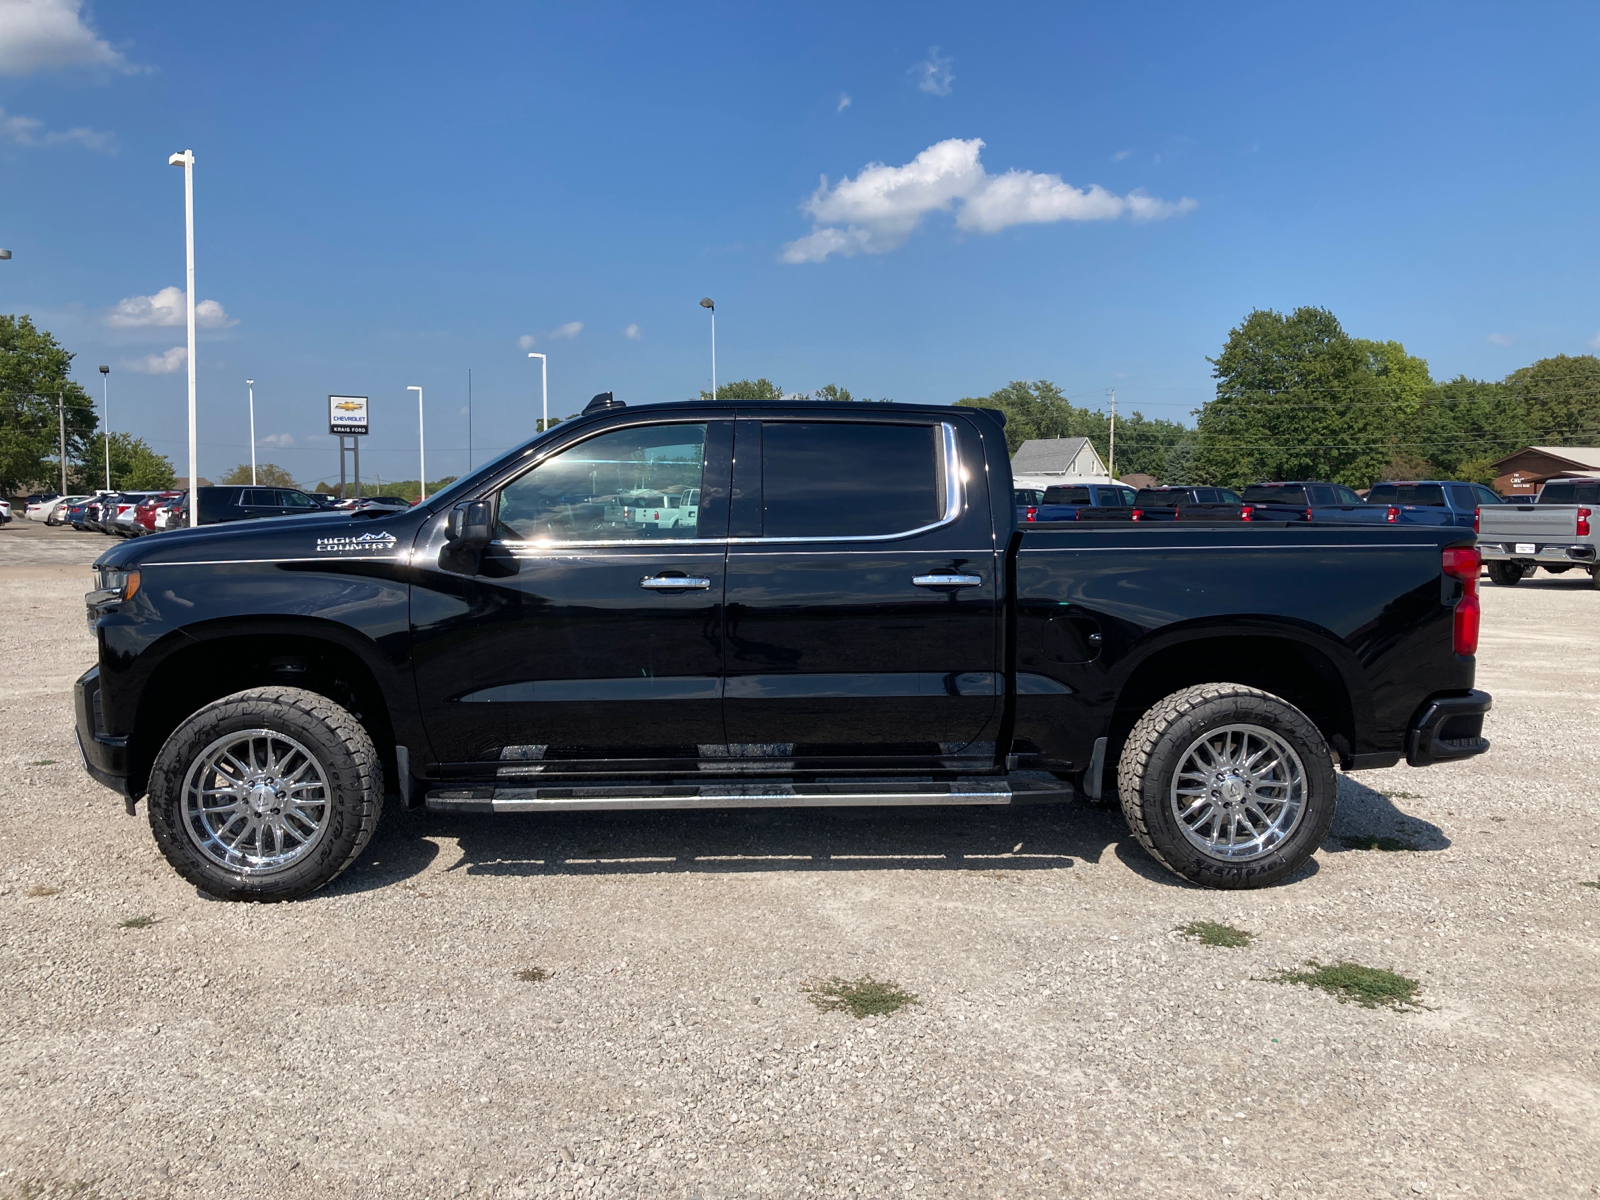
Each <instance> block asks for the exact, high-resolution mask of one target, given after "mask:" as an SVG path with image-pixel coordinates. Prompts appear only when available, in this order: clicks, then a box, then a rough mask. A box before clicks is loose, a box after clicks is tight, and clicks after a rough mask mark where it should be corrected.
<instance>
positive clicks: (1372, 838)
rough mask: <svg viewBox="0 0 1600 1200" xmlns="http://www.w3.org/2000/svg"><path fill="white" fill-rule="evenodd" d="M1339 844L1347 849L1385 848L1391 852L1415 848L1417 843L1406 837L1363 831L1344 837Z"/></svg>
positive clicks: (1384, 849)
mask: <svg viewBox="0 0 1600 1200" xmlns="http://www.w3.org/2000/svg"><path fill="white" fill-rule="evenodd" d="M1339 844H1340V845H1341V846H1343V847H1344V848H1345V849H1346V850H1383V851H1386V852H1388V853H1390V854H1393V853H1394V852H1396V851H1398V850H1415V849H1416V848H1417V844H1416V843H1415V842H1408V841H1406V840H1405V838H1396V837H1378V836H1377V835H1376V834H1371V833H1362V834H1357V835H1356V836H1354V837H1342V838H1340V839H1339Z"/></svg>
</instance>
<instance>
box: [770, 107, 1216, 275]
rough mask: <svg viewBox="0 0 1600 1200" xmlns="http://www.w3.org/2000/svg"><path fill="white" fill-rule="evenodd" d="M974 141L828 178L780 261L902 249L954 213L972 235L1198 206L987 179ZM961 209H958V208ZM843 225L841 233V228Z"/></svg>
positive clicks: (1033, 179) (1027, 177)
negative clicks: (810, 225) (929, 220)
mask: <svg viewBox="0 0 1600 1200" xmlns="http://www.w3.org/2000/svg"><path fill="white" fill-rule="evenodd" d="M982 149H983V141H982V140H981V139H979V138H971V139H967V140H962V139H960V138H949V139H947V140H945V141H942V142H938V143H936V144H934V145H932V146H929V147H928V148H927V149H926V150H924V151H923V152H922V153H921V154H919V155H917V156H916V158H914V159H912V160H911V161H910V162H909V163H907V164H905V165H904V166H901V167H890V166H885V165H884V164H883V163H868V164H867V165H866V166H865V167H863V168H862V169H861V172H860V173H859V174H858V175H857V176H856V177H855V178H854V179H850V178H845V179H842V180H840V181H839V183H838V184H837V185H836V186H834V187H829V186H828V179H827V176H823V179H822V183H821V185H820V186H819V187H818V188H817V190H816V191H815V192H813V193H812V195H811V198H810V199H809V200H807V201H806V202H805V203H804V204H803V205H801V209H802V211H804V212H807V213H809V214H810V215H811V216H812V218H813V219H814V220H816V221H817V222H818V227H817V228H816V229H815V230H813V231H812V232H811V233H810V234H809V235H807V236H806V237H803V238H799V239H797V240H796V241H793V242H790V243H788V244H787V245H786V246H785V247H784V248H783V256H782V257H783V261H784V262H790V263H802V262H821V261H822V260H823V259H825V258H827V257H828V256H829V255H830V254H838V255H842V256H844V257H849V256H851V255H854V254H886V253H888V252H889V251H890V250H895V249H898V248H899V247H900V246H903V245H905V243H906V240H907V239H908V238H909V237H910V236H911V234H912V233H913V232H914V231H915V230H916V228H917V226H918V225H919V224H920V223H921V221H922V218H923V217H925V216H927V215H928V214H929V213H931V212H949V211H951V210H952V209H954V210H955V214H956V224H957V226H959V227H960V228H962V229H966V230H971V231H974V232H977V233H997V232H999V231H1000V230H1002V229H1007V228H1009V227H1011V226H1012V225H1027V224H1042V223H1049V222H1054V221H1109V220H1115V219H1116V218H1118V217H1122V216H1127V217H1131V218H1132V219H1133V220H1136V221H1154V220H1161V219H1163V218H1166V217H1175V216H1179V215H1181V214H1183V213H1186V212H1189V211H1190V210H1191V209H1193V208H1194V207H1195V201H1193V200H1191V199H1188V198H1187V197H1186V198H1184V199H1182V200H1178V201H1167V200H1160V199H1157V198H1156V197H1154V196H1149V195H1146V194H1145V193H1144V192H1142V191H1137V190H1135V191H1132V192H1129V193H1128V194H1127V195H1126V196H1119V195H1117V194H1116V193H1114V192H1108V191H1106V189H1105V188H1103V187H1100V186H1099V185H1098V184H1095V185H1092V186H1090V187H1088V188H1083V189H1079V188H1075V187H1073V186H1072V185H1071V184H1069V183H1066V182H1064V181H1063V180H1062V178H1061V176H1059V175H1041V174H1037V173H1035V172H1033V171H1018V170H1011V171H1007V172H1005V174H1003V175H990V174H989V173H988V171H986V170H985V169H984V167H983V164H982V163H981V162H979V161H978V156H979V153H980V152H981V151H982ZM958 206H959V207H958ZM841 226H842V228H841Z"/></svg>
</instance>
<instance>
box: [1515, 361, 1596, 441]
mask: <svg viewBox="0 0 1600 1200" xmlns="http://www.w3.org/2000/svg"><path fill="white" fill-rule="evenodd" d="M1506 386H1508V387H1510V388H1511V389H1512V390H1513V391H1514V392H1515V393H1516V394H1517V397H1518V399H1519V400H1520V401H1521V403H1522V408H1523V411H1524V413H1525V414H1526V417H1527V423H1528V432H1529V434H1530V436H1531V438H1532V440H1533V441H1534V442H1535V444H1537V445H1542V446H1593V445H1595V444H1596V443H1597V441H1600V358H1596V357H1595V356H1594V355H1593V354H1579V355H1567V354H1558V355H1556V356H1555V357H1554V358H1541V359H1540V360H1539V361H1538V362H1536V363H1533V364H1531V365H1529V366H1526V367H1523V368H1522V369H1521V370H1520V371H1513V372H1511V374H1510V375H1507V376H1506Z"/></svg>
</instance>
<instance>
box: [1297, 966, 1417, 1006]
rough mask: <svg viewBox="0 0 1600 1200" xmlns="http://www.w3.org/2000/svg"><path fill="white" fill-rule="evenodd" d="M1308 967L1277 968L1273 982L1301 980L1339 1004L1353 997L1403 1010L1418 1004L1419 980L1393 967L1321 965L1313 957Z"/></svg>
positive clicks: (1369, 1003) (1366, 1003)
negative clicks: (1280, 969)
mask: <svg viewBox="0 0 1600 1200" xmlns="http://www.w3.org/2000/svg"><path fill="white" fill-rule="evenodd" d="M1305 965H1306V967H1308V968H1310V969H1309V970H1302V971H1279V972H1278V973H1277V974H1276V975H1274V976H1273V977H1272V980H1271V982H1273V983H1303V984H1305V985H1306V986H1307V987H1314V988H1321V989H1322V990H1323V991H1325V992H1328V993H1330V994H1331V995H1332V996H1333V997H1334V998H1335V999H1337V1000H1338V1001H1339V1003H1340V1004H1349V1003H1350V1002H1351V1001H1352V1000H1353V1001H1355V1002H1356V1003H1357V1004H1359V1005H1361V1007H1362V1008H1383V1007H1388V1008H1397V1009H1400V1010H1402V1011H1406V1010H1412V1009H1418V1008H1421V1007H1422V1005H1421V1004H1420V1003H1419V1002H1418V1000H1417V993H1418V992H1419V991H1421V990H1422V984H1421V983H1420V982H1418V981H1417V980H1415V979H1410V978H1408V977H1407V976H1405V975H1399V974H1396V973H1395V972H1394V971H1385V970H1383V969H1381V968H1379V967H1363V966H1362V965H1361V964H1360V963H1353V962H1341V963H1336V964H1334V965H1333V966H1323V965H1322V964H1321V963H1319V962H1318V961H1317V960H1316V959H1314V958H1313V959H1307V960H1306V963H1305Z"/></svg>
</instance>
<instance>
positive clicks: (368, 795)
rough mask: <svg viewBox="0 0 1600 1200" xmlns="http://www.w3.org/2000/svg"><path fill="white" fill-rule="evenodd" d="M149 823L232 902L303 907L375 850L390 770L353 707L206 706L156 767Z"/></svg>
mask: <svg viewBox="0 0 1600 1200" xmlns="http://www.w3.org/2000/svg"><path fill="white" fill-rule="evenodd" d="M149 804H150V827H151V829H152V830H153V831H154V832H155V837H156V843H157V845H159V846H160V847H161V853H162V854H164V855H165V856H166V859H167V861H168V862H169V863H171V864H172V866H173V868H174V869H175V870H176V871H177V872H178V874H180V875H182V876H183V877H184V878H185V879H187V880H188V881H189V882H190V883H192V884H194V885H195V886H196V887H198V888H200V889H201V890H202V891H204V892H208V893H210V894H211V895H213V896H217V897H220V898H222V899H224V900H295V899H298V898H299V897H301V896H304V895H307V894H308V893H310V892H313V891H315V890H316V889H317V888H319V887H321V886H322V885H323V884H325V883H327V882H328V881H329V880H331V879H333V878H334V876H336V875H338V874H339V872H341V871H343V870H344V869H345V868H346V867H347V866H349V865H350V864H351V863H352V862H354V861H355V858H356V856H357V855H358V854H360V853H361V851H362V850H363V849H364V848H365V847H366V844H367V842H368V841H370V840H371V838H372V833H373V830H375V829H376V828H377V826H378V816H379V814H380V812H381V811H382V807H383V768H382V765H381V763H380V761H379V759H378V752H377V750H376V748H375V747H374V746H373V744H372V739H371V737H369V736H368V734H367V731H366V730H365V729H364V728H362V726H361V723H360V722H359V721H357V720H356V718H355V717H354V716H353V715H351V713H350V712H348V711H347V710H346V709H344V708H341V707H340V706H339V705H337V704H335V703H334V702H333V701H332V700H329V699H328V698H327V697H326V696H319V695H318V694H317V693H315V692H308V691H305V690H304V689H301V688H288V687H265V688H253V689H251V690H249V691H244V692H236V693H235V694H234V695H232V696H225V697H224V698H223V699H221V700H218V701H216V702H215V703H214V704H208V705H207V706H206V707H205V708H202V709H201V710H200V711H199V712H197V713H195V714H194V715H193V716H192V717H190V718H189V719H188V720H186V721H184V722H183V724H181V725H179V726H178V728H177V729H175V730H174V731H173V733H172V736H171V737H169V738H168V739H167V742H166V745H164V746H163V747H162V748H161V753H160V754H158V755H157V756H156V761H155V765H154V766H153V767H152V768H151V772H150V800H149Z"/></svg>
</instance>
